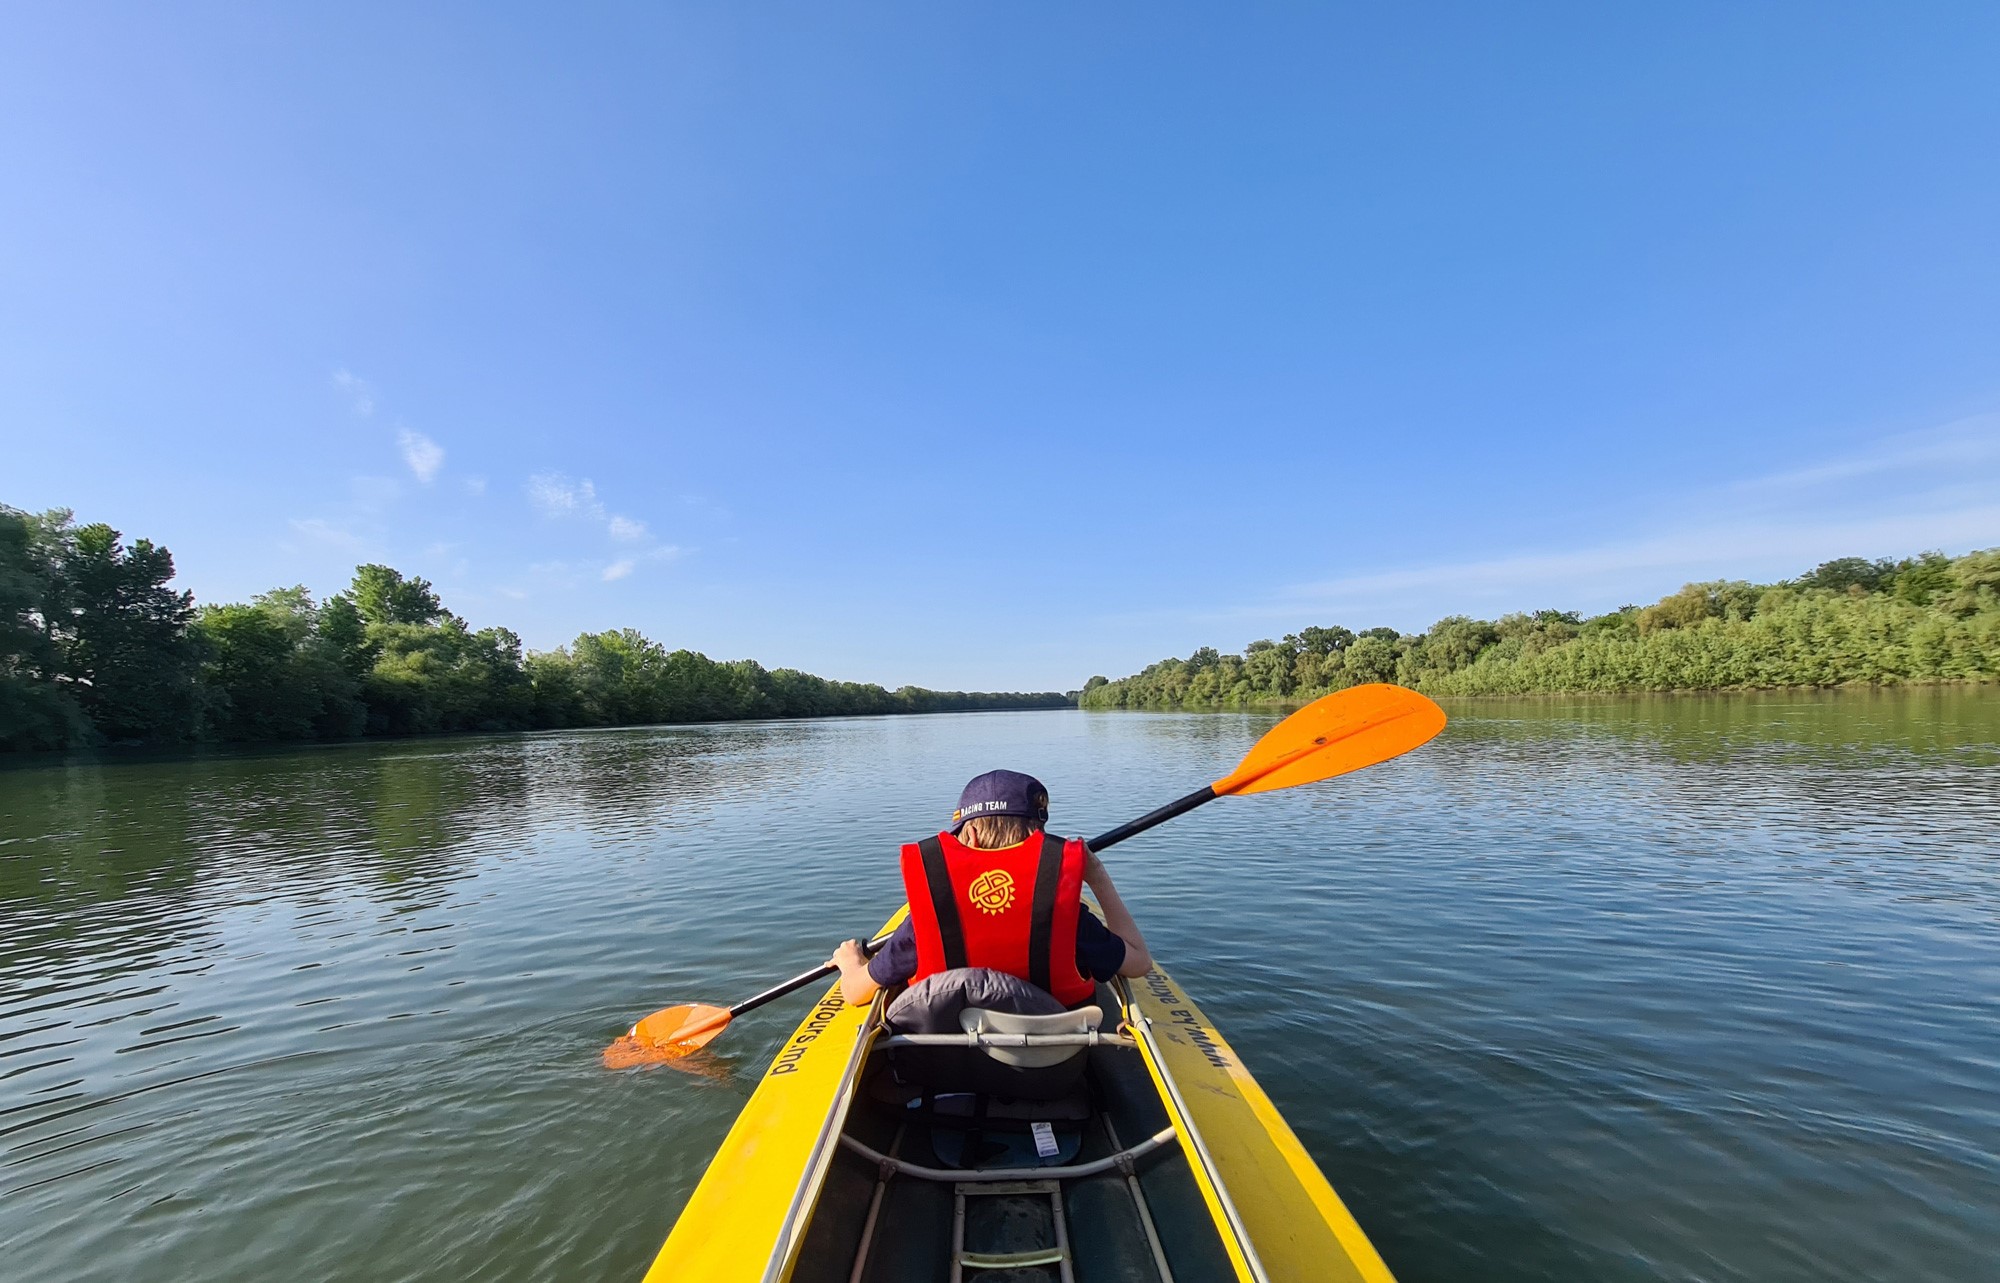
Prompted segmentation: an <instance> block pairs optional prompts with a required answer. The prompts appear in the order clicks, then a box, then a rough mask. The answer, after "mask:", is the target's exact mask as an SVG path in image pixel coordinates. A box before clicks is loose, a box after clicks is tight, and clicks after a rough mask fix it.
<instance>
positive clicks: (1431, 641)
mask: <svg viewBox="0 0 2000 1283" xmlns="http://www.w3.org/2000/svg"><path fill="white" fill-rule="evenodd" d="M1995 680H2000V548H1989V549H1985V550H1982V551H1977V552H1970V553H1967V554H1966V555H1964V556H1962V557H1947V556H1945V555H1944V554H1942V553H1937V552H1926V553H1922V554H1920V555H1918V556H1915V557H1906V558H1904V559H1902V560H1900V561H1891V560H1887V559H1882V560H1875V561H1870V560H1867V559H1865V558H1861V557H1843V558H1840V559H1838V560H1835V561H1829V562H1825V563H1823V564H1822V565H1820V566H1818V567H1815V568H1814V569H1813V570H1811V571H1809V572H1807V573H1806V574H1803V575H1800V576H1799V577H1798V578H1796V579H1790V580H1785V581H1782V582H1779V583H1775V584H1752V583H1745V582H1742V581H1739V580H1725V581H1717V582H1713V583H1700V584H1688V585H1687V586H1686V587H1684V588H1682V589H1681V590H1680V591H1679V592H1677V593H1674V594H1672V595H1670V596H1667V597H1663V598H1661V599H1660V600H1659V601H1657V602H1655V603H1654V604H1652V605H1650V606H1644V607H1640V606H1621V607H1619V608H1618V609H1617V610H1614V611H1610V612H1608V613H1606V614H1602V615H1596V616H1593V617H1590V618H1584V617H1583V616H1581V615H1579V614H1577V613H1576V612H1575V611H1560V610H1538V611H1534V612H1533V613H1521V614H1512V615H1503V616H1501V617H1500V618H1499V619H1497V620H1485V619H1473V618H1471V617H1469V616H1466V615H1452V616H1449V617H1447V618H1445V619H1441V620H1439V621H1438V622H1437V623H1435V624H1433V625H1432V626H1431V627H1430V629H1429V630H1428V631H1426V632H1422V633H1415V634H1408V633H1401V632H1398V631H1397V630H1395V629H1393V628H1368V629H1364V630H1362V631H1360V632H1355V631H1353V630H1351V629H1347V628H1341V627H1331V628H1303V629H1300V630H1299V631H1298V632H1297V633H1292V634H1288V635H1287V636H1286V637H1285V638H1284V639H1283V640H1282V641H1270V640H1263V641H1254V642H1251V643H1250V644H1249V646H1247V647H1245V648H1244V651H1243V653H1242V654H1240V655H1225V654H1222V653H1221V652H1219V651H1217V650H1216V649H1215V648H1214V647H1212V646H1204V647H1202V648H1201V649H1199V650H1197V651H1195V652H1194V654H1192V655H1190V656H1188V657H1187V658H1186V659H1163V660H1161V661H1160V662H1158V663H1156V664H1150V665H1148V666H1147V667H1146V668H1145V670H1144V671H1142V672H1138V673H1134V674H1132V675H1131V676H1129V677H1123V678H1119V679H1117V680H1110V679H1107V678H1104V677H1092V678H1091V679H1090V680H1089V681H1088V682H1086V683H1085V684H1084V688H1083V691H1082V693H1081V695H1080V696H1079V698H1078V701H1077V702H1078V704H1079V706H1080V707H1083V708H1087V709H1117V708H1133V709H1172V708H1189V709H1207V708H1243V707H1250V706H1256V705H1266V704H1291V703H1302V702H1304V701H1306V700H1310V699H1314V698H1317V697H1318V696H1321V695H1324V694H1327V693H1328V692H1330V691H1336V690H1342V689H1344V688H1346V687H1349V686H1357V685H1360V684H1362V683H1364V682H1396V683H1399V684H1401V685H1404V686H1409V687H1412V688H1414V689H1416V690H1420V691H1423V692H1424V693H1425V694H1428V695H1434V696H1452V695H1457V696H1476V695H1543V694H1546V695H1576V694H1609V693H1627V692H1634V693H1636V692H1667V691H1689V692H1692V691H1740V690H1770V689H1784V688H1798V687H1836V686H1891V685H1905V684H1945V683H1981V682H1992V681H1995Z"/></svg>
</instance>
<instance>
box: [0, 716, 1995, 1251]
mask: <svg viewBox="0 0 2000 1283" xmlns="http://www.w3.org/2000/svg"><path fill="white" fill-rule="evenodd" d="M1451 711H1452V713H1453V719H1454V720H1453V724H1452V725H1451V727H1450V728H1449V729H1448V730H1446V732H1445V733H1444V735H1443V736H1441V737H1440V738H1439V739H1438V740H1437V741H1436V742H1434V743H1433V744H1432V745H1430V746H1429V747H1427V748H1425V749H1422V750H1419V751H1418V752H1417V753H1415V754H1413V755H1411V756H1409V757H1406V758H1403V759H1401V760H1399V761H1396V762H1392V763H1389V764H1386V765H1383V766H1379V767H1376V768H1373V769H1371V770H1368V771H1365V772H1362V773H1360V774H1358V775H1355V776H1352V777H1349V778H1347V779H1344V780H1338V781H1333V782H1330V783H1326V784H1320V785H1315V786H1311V787H1308V788H1302V789H1298V790H1293V791H1291V792H1288V793H1278V794H1269V795H1263V796H1259V797H1251V798H1240V799H1225V800H1224V801H1222V802H1220V803H1217V804H1216V805H1214V806H1211V807H1209V808H1207V809H1205V810H1203V811H1200V812H1197V813H1196V814H1194V815H1192V816H1188V817H1186V818H1184V819H1182V820H1179V821H1176V822H1175V823H1173V824H1171V825H1169V826H1166V827H1165V828H1162V829H1159V830H1156V831H1154V832H1153V833H1149V834H1147V835H1145V836H1142V837H1140V838H1137V839H1134V840H1133V841H1132V842H1131V843H1129V844H1127V845H1126V846H1124V847H1120V848H1118V849H1117V850H1115V851H1113V852H1111V853H1109V855H1108V856H1107V861H1108V862H1109V864H1110V865H1111V868H1112V870H1113V872H1114V873H1115V874H1116V876H1117V878H1118V881H1119V884H1120V886H1121V887H1122V888H1123V889H1124V891H1125V893H1126V897H1127V899H1128V900H1129V901H1130V902H1131V904H1132V906H1133V909H1134V911H1135V913H1136V914H1137V916H1138V918H1139V921H1140V923H1141V925H1142V927H1143V928H1144V929H1145V931H1146V933H1147V935H1148V938H1149V940H1150V942H1151V944H1152V945H1153V949H1154V952H1155V953H1157V954H1158V955H1160V956H1161V957H1162V958H1163V959H1164V960H1165V961H1166V962H1167V963H1168V964H1169V965H1170V966H1171V967H1173V969H1174V972H1175V974H1176V976H1177V977H1178V978H1179V979H1180V980H1181V981H1182V982H1183V983H1184V984H1186V985H1187V987H1188V988H1189V989H1190V991H1191V992H1192V993H1193V994H1194V996H1195V997H1196V998H1197V999H1198V1000H1200V1001H1201V1002H1202V1004H1203V1005H1204V1006H1205V1007H1206V1009H1207V1010H1208V1012H1209V1014H1210V1015H1211V1016H1213V1017H1214V1018H1215V1019H1216V1020H1217V1021H1218V1023H1219V1024H1220V1025H1221V1027H1222V1029H1223V1030H1224V1032H1225V1033H1226V1034H1227V1035H1228V1036H1229V1037H1230V1039H1231V1040H1232V1042H1233V1043H1234V1044H1235V1045H1236V1047H1237V1048H1238V1050H1239V1051H1240V1052H1241V1053H1242V1054H1243V1056H1244V1058H1245V1059H1246V1060H1247V1061H1248V1062H1249V1064H1250V1066H1251V1068H1252V1069H1253V1070H1254V1071H1255V1072H1256V1073H1257V1075H1258V1076H1259V1078H1260V1079H1261V1080H1262V1082H1263V1083H1264V1085H1265V1087H1266V1088H1267V1089H1268V1090H1269V1092H1270V1094H1271V1095H1272V1097H1273V1098H1274V1099H1275V1100H1276V1101H1277V1103H1278V1105H1279V1106H1280V1108H1282V1109H1283V1110H1284V1111H1285V1112H1286V1114H1287V1115H1288V1117H1289V1118H1290V1119H1291V1121H1292V1123H1293V1125H1294V1126H1295V1128H1296V1129H1297V1130H1298V1132H1299V1133H1300V1135H1301V1137H1302V1138H1303V1139H1304V1141H1305V1143H1306V1145H1307V1147H1308V1148H1309V1149H1310V1150H1311V1151H1312V1152H1313V1154H1314V1155H1315V1156H1316V1157H1317V1158H1318V1160H1319V1162H1320V1164H1321V1165H1322V1167H1323V1168H1324V1169H1325V1170H1326V1172H1327V1175H1328V1176H1329V1177H1330V1178H1331V1179H1332V1181H1333V1184H1334V1186H1335V1187H1336V1188H1337V1189H1338V1190H1339V1191H1340V1192H1341V1194H1342V1195H1343V1197H1344V1198H1345V1199H1346V1200H1347V1202H1348V1204H1349V1206H1350V1207H1351V1208H1352V1209H1353V1210H1354V1212H1355V1214H1356V1216H1357V1218H1358V1219H1359V1220H1360V1222H1361V1224H1362V1225H1363V1227H1364V1228H1365V1229H1366V1230H1367V1231H1368V1233H1369V1234H1370V1235H1371V1237H1372V1238H1373V1239H1374V1241H1375V1243H1376V1244H1377V1246H1378V1247H1379V1248H1380V1249H1381V1251H1382V1253H1383V1255H1384V1257H1385V1258H1386V1259H1387V1260H1388V1262H1389V1264H1390V1266H1391V1268H1392V1269H1393V1270H1395V1271H1396V1273H1397V1275H1398V1277H1399V1278H1400V1279H1402V1280H1403V1283H1430V1281H1443V1280H1463V1279H1474V1278H1476V1279H1480V1280H1486V1281H1489V1283H1494V1281H1497V1283H1517V1281H1519V1283H1526V1281H1528V1280H1592V1281H1597V1283H1603V1281H1617V1280H1645V1279H1671V1280H1687V1279H1700V1280H1745V1281H1749V1280H1755V1281H1757V1283H1774V1281H1782V1280H1801V1281H1803V1280H1815V1281H1825V1280H1878V1279H1884V1278H1891V1277H1896V1278H1913V1279H1917V1278H1920V1279H1927V1280H1960V1279H1962V1280H1974V1279H1988V1278H1992V1277H1993V1276H1994V1273H1993V1271H1994V1260H1995V1259H1996V1257H2000V929H1997V928H2000V694H1996V693H1995V692H1993V691H1990V690H1988V691H1977V690H1973V691H1965V690H1960V691H1917V692H1904V693H1872V694H1871V693H1852V694H1847V693H1842V694H1834V695H1758V696H1734V697H1717V698H1694V697H1683V698H1654V699H1621V700H1598V701H1574V702H1562V701H1553V702H1542V703H1519V704H1516V703H1467V704H1461V705H1457V706H1454V707H1452V709H1451ZM1271 720H1272V719H1271V718H1270V717H1268V716H1260V715H1253V714H1242V715H1237V714H1185V715H1183V714H1135V713H1101V714H1093V713H1080V712H1043V713H987V714H970V715H954V716H932V717H902V718H874V719H854V720H839V721H814V722H783V723H743V724H734V725H719V726H694V727H665V728H648V729H636V730H618V731H600V732H564V733H551V734H545V735H526V736H495V737H471V738H451V739H438V740H421V741H409V742H397V743H370V744H354V745H343V746H328V747H315V748H308V749H302V750H285V751H279V752H269V753H243V754H218V755H210V756H203V757H194V758H175V759H140V760H118V761H113V762H110V763H107V764H91V763H82V764H79V763H59V762H56V763H52V762H46V761H44V762H33V763H26V764H20V765H16V766H13V767H10V768H8V769H4V770H0V1244H4V1249H3V1250H4V1260H5V1262H6V1264H5V1273H6V1275H7V1276H8V1277H9V1278H12V1279H15V1280H17V1281H19V1283H54V1281H55V1280H63V1281H64V1283H71V1281H80V1280H107V1281H108V1280H114V1279H116V1280H126V1279H146V1280H148V1281H149V1283H159V1281H163V1280H201V1281H203V1283H234V1281H237V1280H242V1281H249V1280H260V1281H261V1280H269V1279H276V1278H299V1279H313V1280H323V1279H324V1280H335V1279H338V1280H348V1279H352V1280H438V1281H442V1280H458V1279H465V1278H477V1279H481V1280H565V1281H567V1280H594V1279H605V1280H636V1278H637V1276H638V1275H639V1274H640V1273H641V1272H642V1271H643V1270H644V1268H645V1266H646V1264H647V1262H648V1261H649V1260H650V1258H651V1256H652V1254H653V1252H654V1251H655V1250H656V1249H657V1247H658V1245H659V1242H660V1240H661V1239H662V1238H663V1237H664V1236H665V1234H666V1231H667V1229H668V1227H669V1226H670V1225H671V1224H672V1222H673V1219H674V1216H675V1213H676V1211H677V1210H678V1208H679V1206H680V1205H681V1203H682V1201H683V1200H684V1199H685V1198H686V1196H687V1194H688V1192H689V1190H690V1189H692V1188H693V1185H694V1182H695V1181H696V1180H697V1179H698V1178H699V1176H700V1173H701V1171H702V1168H703V1166H704V1164H705V1163H706V1161H707V1159H708V1157H709V1155H710V1154H711V1153H712V1152H713V1150H714V1147H715V1145H716V1144H717V1142H718V1141H720V1139H721V1138H722V1135H723V1133H724V1132H725V1131H726V1130H727V1128H728V1126H729V1123H730V1121H731V1119H732V1118H733V1117H734V1115H735V1113H736V1111H737V1109H738V1108H739V1107H740V1106H741V1104H742V1102H743V1101H744V1100H745V1099H746V1097H747V1096H748V1093H749V1091H750V1089H751V1087H752V1085H754V1082H755V1080H756V1077H757V1073H758V1071H759V1069H760V1068H761V1067H762V1065H763V1064H764V1062H765V1061H766V1060H767V1059H768V1057H769V1056H770V1054H771V1052H772V1050H773V1047H774V1044H775V1043H776V1041H777V1040H779V1039H780V1038H781V1037H782V1036H783V1033H784V1031H786V1030H788V1029H789V1027H790V1026H791V1024H792V1023H793V1022H794V1021H796V1020H797V1018H798V1017H799V1014H800V1012H801V1010H802V1008H801V1007H800V1006H799V1005H798V1002H797V1001H796V1000H794V1001H792V1002H790V1003H779V1004H776V1006H775V1007H774V1008H772V1009H768V1010H766V1011H762V1012H758V1013H756V1014H754V1015H753V1016H750V1017H746V1018H745V1019H744V1020H743V1021H741V1022H739V1023H738V1024H737V1025H736V1026H735V1027H733V1028H732V1029H731V1030H730V1031H729V1032H728V1033H727V1034H726V1035H724V1037H723V1038H722V1039H720V1040H719V1041H718V1042H717V1043H716V1044H715V1046H714V1048H713V1049H712V1050H711V1052H710V1053H709V1054H708V1055H706V1056H705V1058H704V1059H703V1060H702V1062H701V1064H700V1065H699V1068H700V1069H701V1070H702V1072H698V1073H688V1072H679V1071H676V1070H674V1069H653V1070H645V1071H637V1072H628V1073H619V1074H613V1073H607V1072H606V1071H604V1070H603V1069H602V1068H600V1067H599V1064H598V1061H597V1053H598V1051H599V1049H600V1048H601V1047H602V1046H603V1044H604V1043H605V1042H606V1041H607V1040H608V1039H609V1038H611V1037H612V1036H613V1035H614V1034H617V1033H619V1032H621V1031H622V1028H623V1026H624V1025H626V1024H627V1023H629V1022H630V1021H631V1020H632V1019H633V1018H635V1017H636V1016H638V1015H640V1014H643V1013H644V1012H646V1011H648V1010H651V1009H652V1008H654V1007H658V1006H662V1005H665V1004H667V1003H669V1002H675V1001H689V1000H696V999H703V1000H721V1001H725V1002H727V1001H731V1000H733V999H735V998H737V997H741V996H744V995H746V994H748V993H751V992H754V991H755V990H757V989H760V988H762V987H764V986H765V985H766V984H767V983H769V982H770V981H772V980H773V979H776V978H779V977H782V976H785V975H788V974H791V973H793V972H795V971H798V970H800V969H802V968H804V967H805V966H808V965H810V964H813V963H815V962H817V961H819V960H821V959H823V958H824V957H825V956H826V954H827V952H828V950H829V948H830V946H831V945H832V944H833V943H834V942H835V941H836V940H837V939H839V938H840V937H841V936H843V935H846V934H866V933H867V932H868V931H870V930H871V929H872V928H874V927H875V926H876V925H877V924H878V923H879V922H880V921H881V919H882V918H883V917H885V916H886V915H887V913H888V912H889V910H890V909H891V908H893V907H894V906H895V904H896V903H898V902H899V901H900V890H899V887H898V884H897V881H896V874H895V867H894V865H895V861H894V848H895V846H896V844H897V843H898V842H900V841H902V840H905V839H907V838H909V837H912V836H915V835H918V834H921V833H922V832H926V831H930V830H932V829H935V828H936V827H937V826H938V825H939V824H940V823H941V822H942V821H943V820H944V818H945V816H946V814H947V812H948V811H949V809H950V805H951V803H952V801H953V800H954V799H955V797H956V795H957V790H958V788H959V786H960V785H961V784H962V783H963V782H964V780H965V779H966V778H967V777H969V776H970V775H973V774H975V773H977V772H979V771H981V770H985V769H988V768H990V767H993V766H1002V765H1004V766H1009V767H1014V768H1016V769H1022V770H1028V771H1032V772H1034V773H1036V774H1037V775H1039V776H1041V777H1042V778H1043V779H1044V780H1045V781H1047V783H1048V784H1049V785H1050V788H1051V791H1052V793H1053V796H1054V816H1053V821H1052V823H1053V827H1055V828H1057V829H1058V830H1067V831H1071V832H1080V833H1086V834H1087V833H1093V832H1098V831H1100V830H1103V829H1106V828H1109V827H1111V826H1112V825H1113V824H1116V823H1118V822H1120V821H1122V820H1125V819H1129V818H1131V817H1132V816H1133V815H1135V814H1137V813H1139V812H1141V811H1144V810H1147V809H1150V808H1151V807H1153V806H1154V805H1157V804H1158V803H1161V802H1164V801H1167V800H1169V799H1171V798H1173V797H1176V796H1178V795H1180V794H1181V793H1183V792H1185V791H1187V790H1188V789H1189V788H1191V787H1194V786H1196V785H1198V784H1200V783H1202V782H1203V781H1206V780H1208V779H1211V778H1214V777H1215V776H1218V775H1221V774H1223V773H1224V772H1225V771H1226V770H1227V769H1228V768H1229V766H1230V765H1232V764H1233V762H1234V761H1235V759H1236V758H1237V756H1239V755H1240V754H1241V753H1242V752H1243V751H1244V750H1245V749H1246V748H1247V747H1248V746H1249V744H1250V743H1251V742H1252V741H1253V740H1254V739H1255V738H1256V736H1257V734H1258V733H1259V732H1260V730H1261V729H1262V728H1263V727H1264V726H1267V725H1268V724H1269V723H1270V722H1271Z"/></svg>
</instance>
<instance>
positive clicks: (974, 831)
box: [958, 815, 1042, 851]
mask: <svg viewBox="0 0 2000 1283" xmlns="http://www.w3.org/2000/svg"><path fill="white" fill-rule="evenodd" d="M1041 828H1042V826H1041V825H1039V824H1037V823H1035V822H1034V821H1033V820H1028V819H1023V818H1022V817H1020V816H1018V815H980V816H975V817H974V818H972V819H970V820H967V821H966V822H965V826H964V827H963V828H961V829H959V831H958V840H959V842H960V843H961V844H962V845H965V846H969V847H971V848H972V849H973V850H975V851H991V850H994V849H996V848H998V847H1003V846H1019V845H1021V843H1023V842H1026V841H1027V840H1028V835H1029V834H1030V833H1039V832H1041Z"/></svg>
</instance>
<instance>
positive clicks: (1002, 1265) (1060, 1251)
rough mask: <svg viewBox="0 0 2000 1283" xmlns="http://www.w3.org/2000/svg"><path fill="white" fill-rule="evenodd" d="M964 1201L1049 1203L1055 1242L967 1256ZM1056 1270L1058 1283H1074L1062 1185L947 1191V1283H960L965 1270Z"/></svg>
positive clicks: (989, 1185)
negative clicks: (949, 1251)
mask: <svg viewBox="0 0 2000 1283" xmlns="http://www.w3.org/2000/svg"><path fill="white" fill-rule="evenodd" d="M968 1198H1029V1199H1034V1200H1036V1201H1039V1200H1041V1199H1044V1198H1046V1199H1047V1200H1049V1227H1050V1228H1051V1229H1052V1230H1054V1232H1055V1242H1053V1243H1047V1244H1038V1245H1036V1246H1034V1247H1030V1248H1027V1249H1026V1250H1023V1251H1014V1252H971V1251H967V1250H966V1247H965V1222H966V1210H965V1200H966V1199H968ZM1042 1265H1053V1266H1055V1267H1056V1271H1057V1273H1058V1275H1059V1276H1060V1277H1061V1279H1062V1283H1076V1274H1075V1272H1074V1270H1073V1269H1072V1268H1071V1260H1070V1254H1069V1218H1068V1217H1067V1216H1065V1215H1064V1214H1063V1196H1062V1182H1061V1181H1055V1180H1039V1181H984V1182H981V1183H978V1184H973V1183H969V1182H963V1181H961V1182H960V1183H958V1184H956V1185H953V1186H952V1187H951V1283H964V1279H965V1272H966V1271H967V1270H1027V1269H1034V1268H1035V1267H1037V1266H1042Z"/></svg>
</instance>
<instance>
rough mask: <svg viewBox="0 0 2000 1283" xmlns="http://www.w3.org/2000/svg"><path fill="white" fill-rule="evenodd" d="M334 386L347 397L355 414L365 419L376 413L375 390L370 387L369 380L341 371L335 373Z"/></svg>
mask: <svg viewBox="0 0 2000 1283" xmlns="http://www.w3.org/2000/svg"><path fill="white" fill-rule="evenodd" d="M333 386H335V387H336V388H339V389H340V390H341V392H342V393H344V394H345V395H346V397H347V403H348V404H349V405H350V406H352V407H353V409H354V413H355V414H357V415H359V416H360V417H362V418H364V419H365V418H368V417H369V416H370V415H372V414H374V413H375V389H374V388H371V387H369V386H368V382H367V380H365V379H359V378H356V377H355V376H354V375H353V374H352V373H350V372H348V371H347V370H345V369H340V370H335V371H334V372H333Z"/></svg>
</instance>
